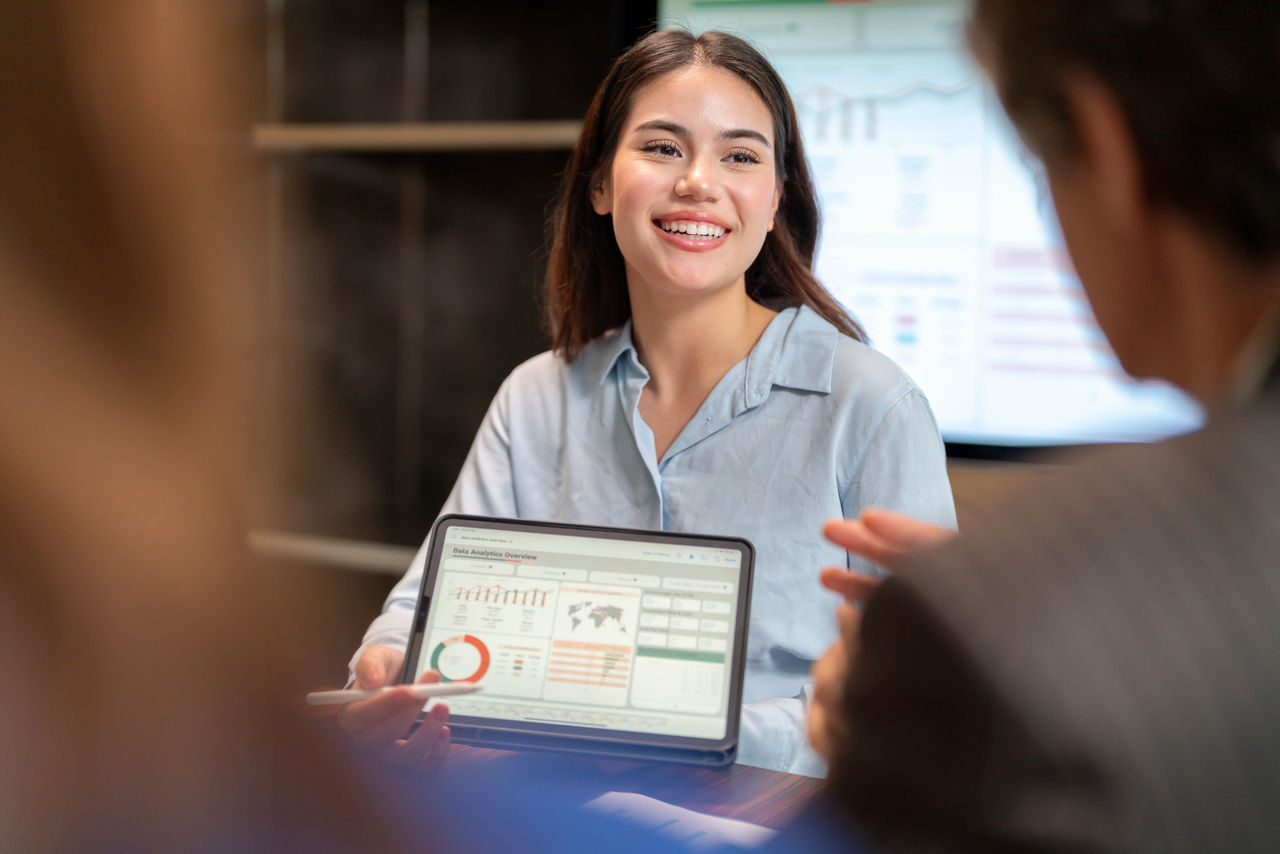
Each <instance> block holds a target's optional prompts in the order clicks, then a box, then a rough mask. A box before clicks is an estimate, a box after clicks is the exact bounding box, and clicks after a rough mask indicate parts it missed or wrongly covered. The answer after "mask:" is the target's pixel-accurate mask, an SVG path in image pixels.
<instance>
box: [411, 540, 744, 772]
mask: <svg viewBox="0 0 1280 854" xmlns="http://www.w3.org/2000/svg"><path fill="white" fill-rule="evenodd" d="M450 527H477V528H489V529H493V530H502V531H513V532H522V533H548V534H559V535H566V534H569V535H573V534H581V535H583V536H588V537H596V538H605V539H615V540H624V541H630V542H659V543H681V544H684V545H690V546H704V547H711V548H731V549H735V550H737V551H738V552H739V553H740V554H741V555H742V560H741V565H740V567H739V579H738V591H737V610H736V611H735V621H734V625H733V643H732V645H731V648H732V650H733V657H732V660H731V662H730V678H729V703H728V707H727V711H726V719H725V735H724V737H723V738H718V739H716V738H698V737H695V736H679V735H664V734H657V733H645V732H636V731H632V730H601V729H598V728H595V727H585V726H574V725H568V724H546V723H534V722H527V721H512V720H506V719H503V718H483V717H477V716H473V715H462V714H456V715H455V714H450V718H449V730H450V735H451V738H452V740H453V741H457V742H460V743H463V744H476V745H483V746H487V747H499V748H504V749H529V750H556V751H561V752H568V753H582V754H591V755H599V756H609V757H621V758H627V759H647V760H652V761H660V762H683V763H690V764H697V765H712V766H720V765H727V764H730V763H731V762H733V759H734V756H735V755H736V752H737V743H738V728H739V718H740V716H741V708H742V683H743V678H744V671H745V668H746V641H747V629H748V627H749V624H750V607H751V587H752V580H753V576H754V566H755V547H754V546H752V544H751V542H750V541H749V540H746V539H744V538H742V537H728V536H719V535H703V534H685V533H675V532H671V531H650V530H643V529H637V528H616V527H607V526H602V525H580V524H573V523H566V522H544V521H536V520H527V519H505V518H499V517H493V516H471V515H465V514H448V515H445V516H441V517H440V518H439V519H437V520H436V523H435V525H433V526H432V529H431V546H430V550H429V551H428V554H427V559H426V565H425V567H424V568H423V573H422V585H421V587H420V588H419V590H418V601H417V605H416V607H415V609H414V615H413V624H412V625H413V629H412V632H411V634H410V636H409V643H408V646H407V648H406V650H405V657H404V667H403V670H402V672H401V675H400V681H401V682H407V681H412V679H413V678H414V674H415V671H416V667H417V661H418V657H419V655H421V652H422V646H423V643H424V640H425V637H426V624H427V617H428V614H429V613H430V608H431V593H432V592H433V591H434V590H435V584H436V578H437V576H438V575H439V572H440V564H441V557H442V553H443V548H444V540H445V537H444V532H445V530H446V529H448V528H450Z"/></svg>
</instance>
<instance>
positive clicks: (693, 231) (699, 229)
mask: <svg viewBox="0 0 1280 854" xmlns="http://www.w3.org/2000/svg"><path fill="white" fill-rule="evenodd" d="M658 227H659V228H661V229H662V230H663V231H665V232H667V233H668V234H683V235H684V236H686V237H692V238H694V239H695V240H715V239H716V238H717V237H724V229H723V228H722V227H720V226H718V225H711V224H709V223H705V222H660V223H658Z"/></svg>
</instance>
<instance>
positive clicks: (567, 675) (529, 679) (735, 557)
mask: <svg viewBox="0 0 1280 854" xmlns="http://www.w3.org/2000/svg"><path fill="white" fill-rule="evenodd" d="M459 531H462V532H463V533H458V532H459ZM448 537H455V538H459V539H458V540H457V542H454V541H451V540H449V539H448ZM490 539H494V540H495V541H496V542H501V543H502V548H497V547H494V548H490V547H488V546H484V545H481V546H477V545H476V543H477V542H478V543H481V544H484V543H487V542H488V541H489V540H490ZM517 546H518V547H517ZM601 548H603V549H605V550H606V551H607V552H608V554H606V555H604V556H601V555H598V554H595V553H594V550H597V549H601ZM495 556H503V559H495ZM740 566H741V554H740V553H739V552H738V551H736V550H733V549H721V548H706V547H696V548H689V549H684V548H683V547H682V548H680V549H673V548H671V547H669V546H666V545H662V544H657V545H655V544H651V543H629V542H628V543H613V542H608V543H605V544H604V545H601V543H599V542H588V544H587V545H584V544H583V541H580V540H576V539H574V538H572V537H564V536H556V535H544V534H537V533H522V534H519V535H514V534H511V533H510V532H503V533H501V534H500V535H499V534H490V533H487V532H484V531H481V530H479V529H465V528H458V529H449V531H448V534H447V538H446V542H445V545H444V547H443V556H442V558H441V565H440V569H439V571H438V572H437V574H436V577H435V581H434V587H433V591H434V595H433V596H432V605H431V607H430V609H429V611H428V619H427V624H426V627H425V633H424V635H423V639H422V643H421V646H420V651H419V653H418V660H417V673H418V674H419V675H420V674H421V673H422V672H423V671H425V670H427V669H434V670H437V671H439V673H440V676H441V679H442V680H444V681H446V682H473V683H477V684H479V685H480V686H482V687H483V689H484V691H483V692H482V693H480V694H476V695H469V696H465V697H454V698H450V699H449V700H448V704H449V707H450V710H451V713H454V714H463V715H475V716H481V717H497V718H508V719H513V720H522V721H534V722H541V723H564V724H575V725H579V726H590V727H610V728H622V729H630V730H636V731H641V732H650V733H659V734H670V735H688V736H698V737H711V738H716V737H722V736H723V734H724V730H725V713H726V710H727V708H728V706H727V704H728V701H729V680H730V676H731V667H730V665H731V663H732V652H733V625H734V620H735V619H736V612H737V594H738V575H739V570H740Z"/></svg>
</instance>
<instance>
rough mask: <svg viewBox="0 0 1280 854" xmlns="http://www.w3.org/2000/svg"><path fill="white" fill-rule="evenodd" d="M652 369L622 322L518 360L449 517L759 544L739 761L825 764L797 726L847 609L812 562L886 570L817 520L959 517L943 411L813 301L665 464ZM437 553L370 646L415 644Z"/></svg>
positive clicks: (775, 323)
mask: <svg viewBox="0 0 1280 854" xmlns="http://www.w3.org/2000/svg"><path fill="white" fill-rule="evenodd" d="M648 380H649V373H648V371H646V370H645V368H644V366H643V365H641V364H640V360H639V358H638V357H637V354H636V349H635V345H634V343H633V342H632V339H631V325H630V323H628V324H626V325H625V326H623V327H621V328H620V329H617V330H614V331H613V332H610V333H607V334H605V335H603V336H601V337H600V338H598V339H597V340H595V341H593V342H592V343H591V344H590V345H589V346H588V347H587V348H586V349H585V350H584V351H583V352H582V354H581V355H580V356H579V357H578V359H577V360H576V361H574V362H572V363H569V362H566V361H565V360H564V359H563V358H560V357H559V356H557V355H555V354H553V353H543V354H542V355H540V356H536V357H534V358H533V359H530V360H529V361H527V362H525V363H524V364H523V365H521V366H519V367H518V368H516V369H515V370H514V371H513V372H512V373H511V376H509V377H508V378H507V380H506V381H505V382H504V383H503V384H502V387H501V388H500V389H499V390H498V394H497V397H495V398H494V401H493V403H492V404H491V405H490V407H489V411H488V413H487V414H486V415H485V419H484V423H483V424H481V426H480V431H479V433H478V434H477V435H476V439H475V443H474V444H473V445H472V447H471V452H470V453H469V454H468V456H467V460H466V462H465V463H464V464H463V467H462V471H461V473H460V474H459V475H458V482H457V483H456V484H455V485H454V488H453V492H452V493H451V494H450V496H449V499H448V500H447V501H446V502H445V506H444V508H443V510H442V511H441V512H442V513H470V514H478V515H487V516H508V517H519V518H526V519H544V520H554V521H563V522H580V523H586V524H597V525H618V526H623V527H629V528H646V529H658V528H660V529H663V530H669V531H685V532H690V533H698V534H723V535H731V536H740V537H745V538H746V539H748V540H750V541H751V542H752V543H753V544H754V545H755V548H756V566H755V584H754V589H753V591H752V597H751V625H750V631H749V633H748V642H747V664H746V682H745V685H744V688H743V700H744V703H745V704H746V705H745V706H744V708H743V713H742V726H741V730H740V736H739V748H738V761H739V762H744V763H747V764H751V765H759V766H762V767H765V768H775V769H780V770H786V771H792V772H795V773H807V774H811V775H815V776H820V775H822V774H824V773H825V768H824V766H823V764H822V762H821V760H819V759H818V758H817V756H816V755H815V754H814V753H813V752H812V750H811V749H809V748H808V747H807V743H806V738H805V715H806V711H807V706H808V698H809V690H810V689H809V686H808V677H809V668H810V665H811V664H812V662H813V661H814V660H815V659H817V658H818V657H819V656H820V655H821V654H822V653H823V652H824V651H825V650H826V648H827V647H828V646H830V645H831V644H832V643H833V642H834V641H835V640H836V637H837V631H836V627H835V621H834V618H833V612H834V609H835V605H836V604H837V603H836V601H835V598H834V597H833V596H832V594H830V593H828V592H826V591H825V590H823V589H822V588H820V587H819V585H818V582H817V574H818V570H819V569H820V568H821V567H823V566H828V565H837V566H838V565H842V564H845V563H846V561H847V562H848V565H849V566H850V567H851V568H855V569H858V570H860V571H863V572H870V573H873V574H874V573H876V572H877V570H876V569H875V568H873V567H871V566H869V565H865V564H863V563H862V562H861V561H860V560H859V559H857V558H849V557H848V556H847V555H846V554H845V553H844V552H843V551H842V550H841V549H839V548H837V547H836V546H833V545H831V544H830V543H827V542H826V541H825V540H823V538H822V535H821V532H820V528H821V525H822V523H823V522H824V521H825V520H827V519H832V518H835V517H838V516H856V515H857V514H858V512H859V511H860V510H861V509H862V508H863V507H864V506H875V507H883V508H889V509H892V510H897V511H899V512H902V513H905V514H907V515H909V516H914V517H916V518H918V519H923V520H926V521H930V522H934V523H935V524H939V525H945V526H948V527H954V526H955V510H954V507H953V504H952V499H951V490H950V486H949V484H948V482H947V473H946V460H945V454H944V451H943V445H942V441H941V439H940V438H939V436H938V428H937V425H936V423H935V422H934V419H933V413H932V412H931V411H930V409H929V404H928V402H927V401H926V400H925V398H924V395H923V394H921V392H920V390H919V389H918V388H916V386H915V384H914V383H912V382H911V380H910V379H908V378H907V376H906V375H905V374H903V372H902V371H901V370H900V369H899V368H898V367H897V366H896V365H895V364H893V362H891V361H889V359H887V358H885V357H884V356H882V355H880V354H879V353H877V352H875V351H874V350H872V349H870V348H869V347H867V346H865V345H863V344H860V343H858V342H857V341H854V340H853V339H851V338H849V337H847V336H844V335H841V334H840V333H839V331H838V330H836V328H835V327H833V326H832V325H831V324H830V323H828V322H827V321H826V320H824V319H823V318H822V317H821V316H819V315H818V314H817V313H816V312H814V311H812V310H811V309H809V308H803V307H802V308H798V309H797V308H790V309H786V310H785V311H782V312H780V313H779V314H778V316H777V317H775V318H774V319H773V320H772V322H770V324H769V326H768V328H766V329H765V331H764V334H763V335H761V336H760V340H759V341H758V342H756V345H755V347H754V348H752V350H751V352H750V353H749V354H748V355H747V357H746V358H745V359H743V360H742V361H741V362H739V363H738V364H736V365H734V366H733V367H732V368H730V369H729V372H728V373H726V374H725V375H724V377H723V378H721V380H720V382H719V383H718V384H717V385H716V387H715V388H714V389H713V390H712V391H711V393H710V394H709V395H708V396H707V399H706V400H705V401H703V403H702V406H701V407H700V408H699V409H698V411H697V412H696V413H695V414H694V416H693V418H692V419H690V421H689V423H688V424H686V425H685V427H684V430H683V431H681V433H680V435H679V436H677V437H676V440H675V441H674V442H673V443H672V445H671V447H670V448H669V449H668V450H667V453H666V456H664V457H663V458H662V459H661V460H659V459H658V458H657V456H656V452H655V449H654V441H653V433H652V431H651V430H650V429H649V426H648V425H647V424H646V423H645V421H644V419H643V418H642V417H641V416H640V410H639V408H638V403H639V401H640V393H641V390H642V389H643V388H644V386H645V383H647V382H648ZM427 551H428V544H426V543H424V544H423V547H422V548H421V549H420V550H419V552H418V554H417V557H415V558H414V560H413V563H412V564H411V565H410V567H409V571H408V573H407V574H406V575H405V577H404V578H403V579H402V580H401V581H400V583H399V584H397V585H396V587H395V589H394V590H392V592H391V595H390V596H389V597H388V599H387V602H386V606H385V609H384V611H383V613H382V615H381V616H379V617H378V618H377V619H376V620H374V622H373V624H372V625H371V626H370V627H369V631H368V633H367V634H366V635H365V639H364V645H365V646H367V645H369V644H375V643H377V644H385V645H388V646H393V647H400V648H403V647H404V646H405V644H406V642H407V639H408V634H409V628H410V622H411V620H412V617H413V610H414V605H415V603H416V600H417V596H418V589H419V587H420V585H421V582H422V572H423V568H424V564H425V560H426V554H427ZM361 649H363V646H362V647H361ZM358 657H359V652H357V654H356V658H358ZM355 660H356V659H355V658H353V659H352V666H353V667H354V662H355Z"/></svg>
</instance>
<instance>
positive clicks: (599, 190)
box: [591, 175, 613, 216]
mask: <svg viewBox="0 0 1280 854" xmlns="http://www.w3.org/2000/svg"><path fill="white" fill-rule="evenodd" d="M608 184H609V179H608V178H606V177H605V176H603V175H595V176H594V177H592V179H591V209H592V210H594V211H595V212H596V213H598V214H600V216H605V215H606V214H610V213H613V196H612V194H611V193H610V192H609V186H608Z"/></svg>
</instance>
